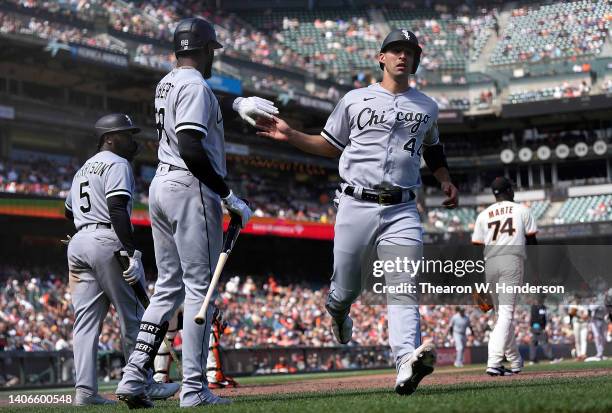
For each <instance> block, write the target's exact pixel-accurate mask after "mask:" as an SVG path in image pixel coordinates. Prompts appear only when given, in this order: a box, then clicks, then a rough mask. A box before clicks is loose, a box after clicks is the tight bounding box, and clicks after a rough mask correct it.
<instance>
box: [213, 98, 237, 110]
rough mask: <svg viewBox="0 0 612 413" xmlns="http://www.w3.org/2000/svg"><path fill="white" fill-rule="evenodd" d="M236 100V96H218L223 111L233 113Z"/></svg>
mask: <svg viewBox="0 0 612 413" xmlns="http://www.w3.org/2000/svg"><path fill="white" fill-rule="evenodd" d="M234 100H236V98H235V97H234V96H217V101H218V102H219V107H220V108H221V111H222V112H223V113H232V112H233V111H234V108H233V105H234Z"/></svg>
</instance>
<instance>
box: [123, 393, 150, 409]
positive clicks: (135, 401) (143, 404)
mask: <svg viewBox="0 0 612 413" xmlns="http://www.w3.org/2000/svg"><path fill="white" fill-rule="evenodd" d="M117 399H119V400H121V401H122V402H124V403H125V404H127V406H128V408H130V410H131V409H151V408H153V407H155V405H154V404H153V402H152V401H151V399H150V398H149V396H147V395H146V394H145V393H140V394H118V395H117Z"/></svg>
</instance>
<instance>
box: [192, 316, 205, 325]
mask: <svg viewBox="0 0 612 413" xmlns="http://www.w3.org/2000/svg"><path fill="white" fill-rule="evenodd" d="M193 321H195V323H196V324H197V325H199V326H201V325H202V324H204V317H200V316H199V315H197V316H195V317H194V318H193Z"/></svg>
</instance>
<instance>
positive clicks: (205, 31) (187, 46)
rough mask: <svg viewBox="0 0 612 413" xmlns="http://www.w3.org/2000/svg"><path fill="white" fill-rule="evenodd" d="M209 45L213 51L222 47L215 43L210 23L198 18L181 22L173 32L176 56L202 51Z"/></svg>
mask: <svg viewBox="0 0 612 413" xmlns="http://www.w3.org/2000/svg"><path fill="white" fill-rule="evenodd" d="M209 43H211V44H212V45H213V47H214V48H215V49H220V48H222V47H223V46H222V45H221V43H219V42H218V41H217V33H215V28H214V27H213V25H212V23H210V22H208V21H206V20H204V19H201V18H199V17H192V18H189V19H184V20H181V21H180V22H179V24H178V25H177V26H176V29H175V30H174V53H175V54H176V55H179V54H180V53H182V52H188V51H190V50H199V49H203V48H205V47H206V46H207V45H208V44H209Z"/></svg>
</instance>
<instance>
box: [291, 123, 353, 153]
mask: <svg viewBox="0 0 612 413" xmlns="http://www.w3.org/2000/svg"><path fill="white" fill-rule="evenodd" d="M287 137H288V139H287V141H288V142H289V143H290V144H292V145H293V146H295V147H296V148H298V149H300V150H302V151H304V152H308V153H312V154H314V155H320V156H325V157H328V158H336V157H338V156H340V154H341V153H342V152H340V151H339V150H338V149H337V148H336V147H334V146H333V145H332V144H330V143H329V142H327V141H326V140H325V138H324V137H323V136H321V135H308V134H306V133H304V132H300V131H297V130H295V129H292V130H291V132H290V133H289V134H288V135H287Z"/></svg>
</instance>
